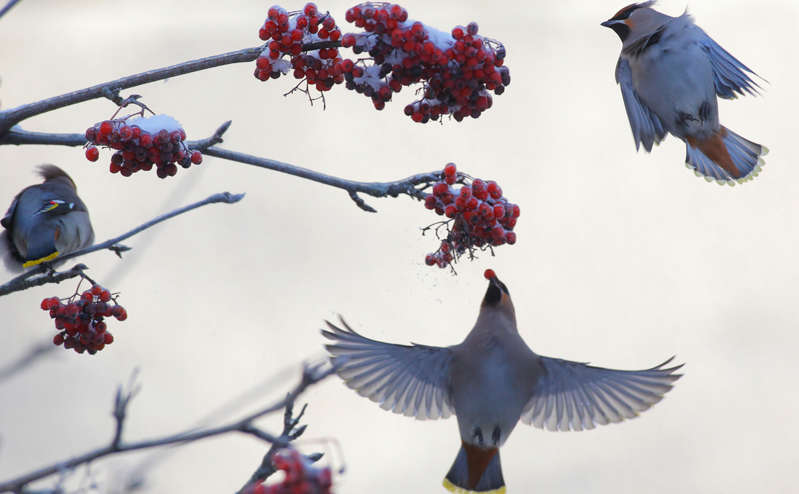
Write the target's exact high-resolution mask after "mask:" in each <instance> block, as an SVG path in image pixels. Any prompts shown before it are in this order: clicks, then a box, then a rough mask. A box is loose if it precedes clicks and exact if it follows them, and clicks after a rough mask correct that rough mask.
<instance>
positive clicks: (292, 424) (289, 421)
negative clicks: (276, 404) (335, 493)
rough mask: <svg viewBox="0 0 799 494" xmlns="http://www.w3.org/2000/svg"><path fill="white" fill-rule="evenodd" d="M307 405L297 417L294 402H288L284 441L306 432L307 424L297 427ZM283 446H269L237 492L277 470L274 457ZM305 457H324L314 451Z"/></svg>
mask: <svg viewBox="0 0 799 494" xmlns="http://www.w3.org/2000/svg"><path fill="white" fill-rule="evenodd" d="M307 407H308V405H307V404H306V405H303V406H302V409H301V410H300V413H298V414H297V416H296V417H295V416H294V403H293V402H288V403H287V404H286V410H285V412H284V413H283V432H281V433H280V440H281V441H282V442H285V443H289V442H291V441H293V440H295V439H297V438H298V437H300V436H301V435H302V434H303V433H304V432H305V428H306V426H305V425H302V426H300V427H297V424H299V422H300V419H301V418H302V416H303V415H304V414H305V409H306V408H307ZM283 447H285V446H282V445H281V444H280V443H277V442H273V443H272V446H270V447H269V450H268V451H267V452H266V454H265V455H264V458H263V460H261V464H260V465H259V466H258V468H256V469H255V472H253V474H252V475H251V476H250V479H249V480H248V481H247V482H246V483H245V484H244V485H243V486H242V487H241V489H239V490H238V491H237V494H242V493H243V492H244V491H246V489H247V488H248V487H250V486H252V485H254V484H260V483H261V482H263V481H265V480H266V479H267V478H269V476H270V475H272V474H273V473H275V472H276V471H277V469H276V468H275V466H274V465H273V464H272V458H273V457H274V456H275V453H277V452H278V451H280V450H281V449H282V448H283ZM305 457H306V458H307V459H308V460H310V461H311V462H316V461H319V459H320V458H322V454H321V453H312V454H310V455H305Z"/></svg>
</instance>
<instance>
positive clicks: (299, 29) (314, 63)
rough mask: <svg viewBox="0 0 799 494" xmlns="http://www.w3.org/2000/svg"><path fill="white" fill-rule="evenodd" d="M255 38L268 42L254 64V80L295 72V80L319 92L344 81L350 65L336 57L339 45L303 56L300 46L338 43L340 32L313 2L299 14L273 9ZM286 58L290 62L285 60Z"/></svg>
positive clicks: (278, 8) (310, 51) (328, 15)
mask: <svg viewBox="0 0 799 494" xmlns="http://www.w3.org/2000/svg"><path fill="white" fill-rule="evenodd" d="M267 16H268V17H267V19H266V21H265V22H264V24H263V26H262V27H261V29H260V30H259V31H258V36H259V37H260V38H261V39H262V40H264V41H269V40H271V41H269V42H268V43H267V44H266V46H265V47H264V49H263V51H262V52H261V55H260V56H259V57H258V58H257V59H256V61H255V74H254V75H255V77H256V78H257V79H259V80H261V81H266V80H269V79H270V78H272V79H277V78H278V77H280V76H281V74H287V73H288V71H289V70H290V69H292V68H293V69H294V72H293V74H294V77H295V78H297V79H304V80H306V81H307V82H308V84H309V85H310V86H315V87H316V89H317V90H318V91H320V92H324V91H329V90H330V89H331V88H332V87H333V85H334V84H341V83H342V82H344V72H345V68H346V66H350V67H351V66H352V62H351V61H349V60H347V61H346V62H348V63H345V61H344V60H342V59H341V57H339V52H338V48H337V47H336V46H335V45H337V44H338V43H328V44H330V45H333V46H327V47H323V48H320V49H316V50H309V51H306V52H305V53H303V45H308V44H311V43H323V42H326V41H329V42H338V41H339V40H340V39H341V30H340V29H339V28H338V27H337V26H336V21H335V19H333V17H332V16H331V15H330V14H328V13H321V12H319V10H318V9H317V7H316V4H314V3H308V4H306V5H305V8H304V9H303V10H302V11H301V12H287V11H286V10H285V9H284V8H282V7H280V6H277V5H276V6H273V7H271V8H270V9H269V12H268V13H267ZM286 57H288V58H289V60H286Z"/></svg>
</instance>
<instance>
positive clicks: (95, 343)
mask: <svg viewBox="0 0 799 494" xmlns="http://www.w3.org/2000/svg"><path fill="white" fill-rule="evenodd" d="M41 308H42V310H46V311H49V312H50V317H51V318H52V319H54V320H55V327H56V329H57V330H59V333H58V334H57V335H55V337H53V343H54V344H55V345H63V346H64V348H65V349H67V350H69V349H70V348H71V349H73V350H75V351H76V352H78V353H83V352H88V353H89V354H91V355H94V354H95V353H97V352H99V351H100V350H102V349H103V348H105V346H106V345H110V344H111V343H113V342H114V336H113V335H112V334H111V333H110V332H108V328H107V326H106V322H105V318H107V317H112V316H113V317H115V318H116V319H117V320H118V321H124V320H125V319H127V318H128V313H127V311H126V310H125V308H124V307H122V306H121V305H118V304H117V302H116V299H115V297H114V296H112V295H111V292H109V291H108V290H106V289H105V288H103V287H102V286H100V285H92V287H91V288H89V289H88V290H86V291H84V292H83V293H81V294H80V296H78V294H77V293H75V295H73V296H72V297H70V298H69V299H66V300H65V301H62V300H61V299H59V298H58V297H50V298H46V299H44V300H42V303H41Z"/></svg>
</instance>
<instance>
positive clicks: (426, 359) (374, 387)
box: [322, 319, 453, 419]
mask: <svg viewBox="0 0 799 494" xmlns="http://www.w3.org/2000/svg"><path fill="white" fill-rule="evenodd" d="M341 323H342V325H343V326H344V328H340V327H338V326H336V325H334V324H332V323H330V322H329V321H327V325H328V327H329V328H330V331H327V330H322V334H323V335H324V336H325V337H326V338H328V339H330V340H332V341H333V343H330V344H328V345H326V348H327V350H328V351H329V352H330V354H331V355H332V357H331V360H332V362H333V364H334V365H337V366H338V371H337V373H338V375H339V376H341V378H342V379H344V382H345V383H346V384H347V386H349V387H350V388H352V389H354V390H355V391H357V392H358V394H360V395H361V396H366V397H367V398H369V399H370V400H372V401H374V402H377V403H379V404H380V406H381V407H382V408H384V409H386V410H391V411H392V412H394V413H401V414H403V415H408V416H411V417H416V418H418V419H437V418H447V417H449V416H450V415H451V414H452V413H453V407H452V402H451V399H450V393H449V390H448V388H449V384H448V383H449V381H448V379H449V378H448V376H449V372H448V370H449V364H450V361H451V359H452V352H451V350H450V349H449V348H441V347H433V346H425V345H416V344H413V345H410V346H408V345H395V344H391V343H383V342H380V341H375V340H371V339H369V338H365V337H363V336H361V335H359V334H358V333H356V332H355V331H353V330H352V328H350V327H349V326H348V325H347V323H346V322H344V320H343V319H342V321H341Z"/></svg>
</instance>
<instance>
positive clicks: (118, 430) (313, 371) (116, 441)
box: [0, 364, 336, 493]
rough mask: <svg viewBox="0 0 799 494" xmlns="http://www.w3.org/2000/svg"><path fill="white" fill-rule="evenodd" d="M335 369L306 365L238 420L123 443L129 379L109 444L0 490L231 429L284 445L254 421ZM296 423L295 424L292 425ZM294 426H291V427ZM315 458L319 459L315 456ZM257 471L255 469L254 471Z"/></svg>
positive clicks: (284, 437) (131, 390)
mask: <svg viewBox="0 0 799 494" xmlns="http://www.w3.org/2000/svg"><path fill="white" fill-rule="evenodd" d="M335 370H336V368H335V367H333V366H330V365H327V364H319V365H312V366H311V365H306V366H305V367H304V368H303V371H302V378H301V379H300V382H299V383H298V384H297V385H296V386H294V388H293V389H292V390H291V391H290V392H289V393H288V394H287V395H286V397H285V398H283V399H282V400H280V401H278V402H277V403H274V404H272V405H269V406H267V407H265V408H263V409H261V410H259V411H257V412H255V413H253V414H251V415H248V416H245V417H243V418H241V419H239V420H236V421H233V422H231V423H229V424H226V425H223V426H220V427H212V428H207V429H201V430H188V431H184V432H180V433H177V434H173V435H169V436H164V437H160V438H156V439H148V440H144V441H137V442H130V443H128V442H125V441H124V440H123V439H122V431H123V426H124V421H125V417H126V416H127V407H128V405H129V404H130V401H131V399H132V398H133V397H134V395H135V394H136V393H137V392H138V387H137V386H135V384H133V382H131V384H130V385H129V386H128V389H127V390H124V389H123V388H122V387H120V388H119V390H118V391H117V394H116V397H115V399H114V409H113V416H114V420H115V423H116V424H115V428H114V435H113V437H112V439H111V441H110V442H109V444H108V445H106V446H103V447H100V448H97V449H94V450H91V451H88V452H86V453H83V454H80V455H77V456H74V457H72V458H69V459H67V460H64V461H60V462H58V463H54V464H52V465H48V466H46V467H43V468H39V469H37V470H34V471H32V472H29V473H26V474H23V475H20V476H18V477H16V478H13V479H10V480H7V481H4V482H0V493H3V492H13V493H20V492H22V491H23V489H24V488H25V486H27V485H28V484H30V483H31V482H34V481H36V480H39V479H43V478H46V477H49V476H50V475H53V474H56V473H59V472H63V471H65V470H71V469H74V468H76V467H78V466H80V465H84V464H88V463H91V462H92V461H94V460H97V459H100V458H103V457H106V456H110V455H113V454H119V453H126V452H129V451H137V450H141V449H148V448H156V447H161V446H169V445H175V444H185V443H189V442H192V441H198V440H200V439H205V438H208V437H213V436H219V435H222V434H228V433H231V432H241V433H244V434H248V435H252V436H255V437H257V438H258V439H261V440H263V441H266V442H269V443H272V444H273V445H276V446H278V447H286V446H288V445H289V443H290V442H291V440H292V438H291V432H289V433H288V434H286V433H285V425H284V434H281V435H280V436H274V435H272V434H269V433H268V432H266V431H263V430H262V429H259V428H258V427H257V426H255V425H254V424H253V421H255V420H256V419H258V418H260V417H263V416H264V415H268V414H270V413H273V412H275V411H277V410H281V409H283V408H285V407H287V406H289V405H290V404H291V403H294V401H295V400H296V399H297V397H298V396H299V395H300V394H302V393H303V392H304V391H305V390H306V389H307V388H308V387H309V386H312V385H314V384H316V383H318V382H319V381H321V380H323V379H325V378H326V377H328V376H330V375H331V374H333V373H334V372H335ZM294 425H296V424H294ZM292 428H293V427H292ZM317 459H318V458H317ZM256 473H257V472H256Z"/></svg>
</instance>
